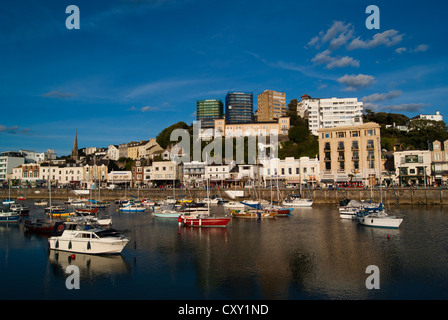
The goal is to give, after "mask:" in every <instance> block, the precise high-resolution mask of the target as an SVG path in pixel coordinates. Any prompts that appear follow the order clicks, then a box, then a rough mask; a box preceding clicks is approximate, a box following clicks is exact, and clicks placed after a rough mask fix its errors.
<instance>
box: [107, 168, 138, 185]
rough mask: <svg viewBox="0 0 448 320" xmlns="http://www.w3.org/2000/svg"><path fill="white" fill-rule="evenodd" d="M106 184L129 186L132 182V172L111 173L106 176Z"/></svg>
mask: <svg viewBox="0 0 448 320" xmlns="http://www.w3.org/2000/svg"><path fill="white" fill-rule="evenodd" d="M107 182H108V183H110V184H122V183H126V184H129V183H131V182H132V171H111V172H109V174H108V175H107Z"/></svg>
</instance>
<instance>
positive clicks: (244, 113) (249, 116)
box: [226, 92, 254, 123]
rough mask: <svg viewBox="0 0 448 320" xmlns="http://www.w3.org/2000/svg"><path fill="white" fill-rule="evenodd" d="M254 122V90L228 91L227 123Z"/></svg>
mask: <svg viewBox="0 0 448 320" xmlns="http://www.w3.org/2000/svg"><path fill="white" fill-rule="evenodd" d="M248 122H254V104H253V93H252V92H228V93H227V95H226V123H248Z"/></svg>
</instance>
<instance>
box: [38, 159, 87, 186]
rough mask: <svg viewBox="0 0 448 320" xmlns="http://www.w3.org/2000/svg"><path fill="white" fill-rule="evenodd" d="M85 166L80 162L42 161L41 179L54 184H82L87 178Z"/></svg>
mask: <svg viewBox="0 0 448 320" xmlns="http://www.w3.org/2000/svg"><path fill="white" fill-rule="evenodd" d="M84 170H85V167H83V166H81V164H79V163H67V164H51V163H48V162H45V163H41V164H40V166H39V180H40V181H42V182H43V181H45V182H48V181H49V180H50V181H51V184H52V185H69V184H72V185H80V184H81V183H82V182H83V180H85V178H84V177H85V172H84Z"/></svg>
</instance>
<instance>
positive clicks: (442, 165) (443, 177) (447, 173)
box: [430, 140, 448, 185]
mask: <svg viewBox="0 0 448 320" xmlns="http://www.w3.org/2000/svg"><path fill="white" fill-rule="evenodd" d="M430 150H431V162H432V163H431V173H432V176H433V178H434V181H435V182H436V183H437V184H438V185H446V184H447V181H448V140H445V141H437V140H436V141H434V142H433V143H432V144H431V146H430Z"/></svg>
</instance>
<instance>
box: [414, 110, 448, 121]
mask: <svg viewBox="0 0 448 320" xmlns="http://www.w3.org/2000/svg"><path fill="white" fill-rule="evenodd" d="M412 119H413V120H415V119H424V120H432V121H443V116H442V115H441V114H440V112H439V111H436V114H421V113H420V114H419V115H418V116H416V117H414V118H412Z"/></svg>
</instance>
